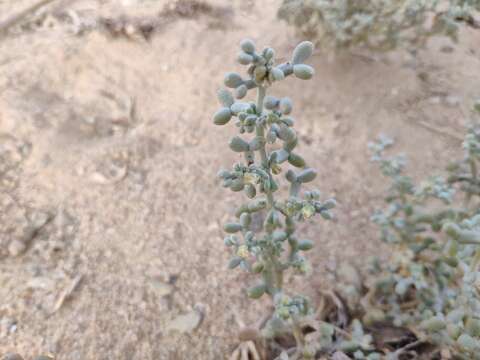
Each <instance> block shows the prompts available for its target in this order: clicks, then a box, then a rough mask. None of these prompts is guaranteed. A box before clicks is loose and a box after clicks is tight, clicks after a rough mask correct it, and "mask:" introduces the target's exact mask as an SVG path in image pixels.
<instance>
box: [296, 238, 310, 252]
mask: <svg viewBox="0 0 480 360" xmlns="http://www.w3.org/2000/svg"><path fill="white" fill-rule="evenodd" d="M312 248H313V242H312V241H311V240H302V241H299V243H298V250H302V251H308V250H311V249H312Z"/></svg>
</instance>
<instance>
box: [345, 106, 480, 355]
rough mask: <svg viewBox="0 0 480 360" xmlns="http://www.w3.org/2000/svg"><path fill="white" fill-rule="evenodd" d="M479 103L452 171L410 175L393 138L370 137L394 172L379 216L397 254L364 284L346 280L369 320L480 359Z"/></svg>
mask: <svg viewBox="0 0 480 360" xmlns="http://www.w3.org/2000/svg"><path fill="white" fill-rule="evenodd" d="M478 110H479V106H478V103H477V104H476V105H475V112H476V113H477V116H476V117H475V115H474V119H473V120H472V123H471V125H470V127H469V128H468V131H467V134H466V136H465V139H464V142H463V148H464V158H463V159H461V160H460V161H456V162H454V163H452V164H451V165H450V166H449V167H448V168H447V171H446V176H434V177H431V178H429V179H428V180H427V181H424V182H420V183H419V184H417V183H416V182H415V181H414V180H413V179H412V178H411V177H409V176H407V175H404V170H405V165H406V159H405V157H404V156H403V155H397V156H387V155H386V154H385V151H386V150H387V149H388V148H389V147H391V146H392V145H393V140H391V139H389V138H387V137H385V136H380V137H379V139H378V140H377V141H376V142H373V143H370V144H369V148H370V150H371V151H372V154H373V156H372V161H373V162H376V163H378V164H379V167H380V170H381V172H382V174H383V175H384V176H387V177H389V178H390V179H391V186H390V188H389V190H388V195H387V196H386V198H385V201H386V203H387V207H386V209H384V210H381V211H377V212H376V213H375V214H374V215H373V216H372V220H373V221H374V222H375V223H376V224H378V225H379V227H380V229H381V236H382V240H383V241H384V242H386V243H387V244H388V245H389V246H391V247H392V249H391V254H392V255H391V256H390V257H389V259H387V260H386V261H380V260H378V259H377V260H374V261H373V263H372V265H371V266H370V268H369V270H368V272H367V273H366V274H364V276H363V277H362V278H363V279H364V283H363V284H362V285H361V286H358V284H357V285H356V286H355V284H354V283H353V282H351V283H344V284H342V285H341V286H339V287H338V291H339V294H340V295H341V297H342V298H343V299H345V301H346V302H347V304H348V305H349V307H350V309H351V310H352V311H353V312H354V313H357V314H359V313H360V314H362V320H363V325H364V326H367V327H371V326H374V325H375V324H379V323H380V324H382V323H383V324H385V323H387V324H391V325H392V326H394V327H399V328H400V327H405V328H407V329H409V330H410V331H411V333H412V334H415V337H416V339H417V341H418V343H421V342H423V343H432V344H435V345H437V346H438V348H437V350H438V353H440V352H442V354H444V355H445V354H449V355H448V356H457V357H458V358H460V359H478V358H479V357H478V355H476V354H477V353H478V350H480V315H479V314H480V308H479V305H480V302H479V300H480V296H479V295H480V294H479V289H480V288H479V286H480V272H479V263H480V248H479V246H480V214H479V209H478V194H479V192H478V187H477V186H478V185H477V170H476V169H477V162H478V159H479V152H478V149H479V146H480V136H479V134H480V133H479V130H480V128H479V125H480V122H479V121H478V120H479V118H478V115H479V114H480V112H478ZM475 112H474V113H475ZM445 356H446V355H445Z"/></svg>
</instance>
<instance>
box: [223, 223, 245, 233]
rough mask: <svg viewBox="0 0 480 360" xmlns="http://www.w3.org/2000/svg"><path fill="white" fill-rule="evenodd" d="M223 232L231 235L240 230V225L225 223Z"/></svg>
mask: <svg viewBox="0 0 480 360" xmlns="http://www.w3.org/2000/svg"><path fill="white" fill-rule="evenodd" d="M223 229H224V230H225V232H227V233H230V234H233V233H236V232H239V231H240V230H242V225H241V224H237V223H226V224H225V225H223Z"/></svg>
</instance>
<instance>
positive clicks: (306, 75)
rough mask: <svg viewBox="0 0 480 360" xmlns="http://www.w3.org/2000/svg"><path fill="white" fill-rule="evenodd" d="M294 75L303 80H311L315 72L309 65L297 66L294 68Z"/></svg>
mask: <svg viewBox="0 0 480 360" xmlns="http://www.w3.org/2000/svg"><path fill="white" fill-rule="evenodd" d="M293 73H294V74H295V76H296V77H297V78H299V79H301V80H309V79H311V78H312V77H313V75H314V74H315V70H313V68H312V67H311V66H309V65H305V64H297V65H294V66H293Z"/></svg>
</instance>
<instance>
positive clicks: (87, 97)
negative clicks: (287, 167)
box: [0, 0, 480, 360]
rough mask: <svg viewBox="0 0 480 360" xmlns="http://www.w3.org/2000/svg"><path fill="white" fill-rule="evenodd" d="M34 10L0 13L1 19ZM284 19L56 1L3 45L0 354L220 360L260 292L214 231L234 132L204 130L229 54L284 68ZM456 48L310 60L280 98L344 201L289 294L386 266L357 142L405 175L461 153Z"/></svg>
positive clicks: (236, 1) (375, 180)
mask: <svg viewBox="0 0 480 360" xmlns="http://www.w3.org/2000/svg"><path fill="white" fill-rule="evenodd" d="M31 3H33V0H22V1H18V0H0V21H1V19H4V18H5V17H6V16H8V15H9V14H11V13H14V12H15V11H16V10H19V9H21V8H23V7H24V6H25V5H28V4H31ZM279 3H280V1H274V0H272V1H268V0H262V1H260V0H258V1H253V0H233V1H226V0H223V1H221V0H215V1H208V2H207V4H208V6H193V7H191V8H185V7H182V8H178V6H177V7H175V3H173V2H172V3H171V4H170V7H168V8H167V9H170V10H165V9H166V8H165V6H167V5H168V4H169V2H168V1H166V0H158V1H154V0H149V1H147V0H144V1H140V0H136V1H135V0H130V1H127V0H124V1H120V0H116V1H115V0H78V1H73V0H72V1H55V2H53V3H52V4H51V5H49V6H47V7H45V8H44V9H42V10H40V11H38V12H37V13H35V14H33V15H32V16H30V17H28V18H27V19H25V20H24V21H23V22H22V23H21V24H19V25H18V26H16V27H14V28H12V29H11V30H10V31H9V32H8V33H7V34H4V35H1V37H0V354H2V353H4V352H7V351H16V352H19V353H22V354H23V355H24V356H25V357H27V358H30V357H31V356H33V355H34V354H39V353H51V354H53V355H55V356H56V359H58V360H64V359H65V360H66V359H69V360H86V359H99V360H107V359H108V360H112V359H129V360H130V359H138V360H140V359H224V358H225V357H226V354H228V353H229V352H230V351H231V349H232V346H234V345H235V334H236V331H237V329H238V327H237V324H236V321H235V317H234V314H235V313H238V314H239V316H240V317H241V318H242V320H243V321H245V322H251V321H254V320H256V319H257V318H258V317H259V314H260V313H261V311H262V305H265V303H262V301H250V300H247V299H246V298H245V293H244V290H245V288H246V286H247V285H248V284H250V283H251V282H252V281H253V279H252V278H250V277H249V276H248V275H245V274H243V273H241V272H240V271H227V270H226V263H227V261H228V252H227V251H226V249H225V247H224V245H223V241H222V231H221V223H222V222H224V221H225V220H228V219H230V218H231V217H232V216H233V212H234V208H235V205H236V204H238V203H239V202H240V198H241V196H242V195H241V194H236V193H235V194H234V193H230V192H228V191H227V190H225V189H223V188H222V187H221V186H220V184H219V182H218V181H217V180H216V178H215V174H216V172H217V170H218V169H220V168H221V167H228V166H230V165H231V164H232V163H233V162H234V161H235V160H237V155H236V154H234V153H232V152H231V151H230V150H228V148H227V145H226V144H227V142H228V138H229V136H230V135H232V134H234V128H233V127H232V126H229V127H216V126H214V125H213V124H212V120H211V116H212V113H213V112H214V111H215V110H216V109H217V108H218V103H217V100H216V98H215V91H216V89H217V88H218V87H219V86H220V85H221V83H222V79H223V74H224V72H226V71H229V70H232V69H238V70H240V67H239V66H238V65H235V64H234V59H235V56H236V53H237V51H238V50H237V49H238V43H239V41H240V40H241V39H242V38H244V37H250V38H252V39H254V40H255V41H256V42H257V44H258V45H259V46H263V45H271V46H273V47H274V48H276V50H277V54H279V56H280V57H281V58H282V56H283V54H285V55H286V54H290V53H291V51H292V49H293V47H294V46H295V44H296V43H297V42H298V41H299V40H300V39H299V38H298V37H296V35H295V33H294V31H293V30H292V29H291V28H289V27H287V26H286V25H285V24H284V23H279V22H278V21H277V20H276V19H275V12H276V9H277V7H278V5H279ZM145 38H148V40H147V39H145ZM460 39H461V42H460V43H459V44H456V45H453V46H451V44H450V43H449V42H448V41H446V40H443V39H438V40H435V41H434V42H432V43H431V44H430V46H429V48H428V49H426V50H425V51H421V52H420V53H419V55H418V56H417V58H416V60H415V59H412V58H411V57H410V56H409V55H408V54H406V53H404V52H399V53H394V54H389V55H388V56H383V57H372V56H368V55H365V54H361V53H356V54H350V55H347V54H343V55H337V56H332V55H328V54H325V53H323V52H322V51H321V50H319V51H318V52H317V53H316V55H315V56H314V58H313V60H312V65H313V66H314V67H315V68H316V70H317V72H316V77H315V79H314V80H313V81H310V82H302V81H300V80H296V79H289V81H285V82H283V83H281V84H280V85H278V86H277V87H276V89H275V90H274V93H276V94H277V95H280V96H284V95H289V96H291V97H292V99H293V101H294V104H295V108H294V113H293V115H294V116H295V117H296V119H297V123H298V131H299V133H300V138H301V145H300V152H301V153H302V154H305V156H306V159H307V161H308V162H309V163H310V164H311V165H312V166H314V167H316V168H317V169H319V173H320V176H318V177H317V179H316V181H315V186H317V187H318V188H320V190H321V191H322V192H323V194H324V195H325V197H327V196H332V195H333V196H336V198H337V200H338V202H339V206H338V208H337V209H336V211H335V213H336V216H337V220H336V221H335V222H331V223H326V222H325V221H321V220H319V221H318V222H315V223H313V224H311V225H309V226H308V228H307V227H306V228H305V229H302V231H303V233H304V235H305V236H306V237H309V238H311V239H313V240H314V241H315V242H316V245H317V246H316V247H315V250H313V251H312V252H310V254H309V259H310V261H311V264H312V273H311V274H310V275H309V276H307V277H306V278H305V277H303V278H302V277H297V276H292V277H290V278H288V279H287V280H288V286H289V287H290V288H292V289H297V290H301V291H303V292H305V293H306V294H308V295H309V296H311V297H312V298H313V300H315V296H316V294H317V292H316V291H317V289H318V286H322V285H323V286H328V276H325V274H326V269H327V268H328V267H332V266H335V264H338V263H339V262H342V261H351V262H354V263H357V264H359V263H360V264H361V263H362V262H364V261H365V259H366V258H367V257H368V256H370V255H385V254H383V248H382V247H381V245H380V242H379V240H378V234H377V230H376V228H375V226H374V225H372V224H371V223H370V221H369V215H370V214H371V213H372V211H373V210H374V209H375V208H376V207H378V206H380V205H381V199H382V195H383V191H384V189H385V187H386V183H385V181H384V180H383V179H382V178H381V177H380V176H379V172H378V171H377V169H376V168H375V166H373V165H370V164H369V163H368V153H367V149H366V144H367V142H368V141H369V140H371V139H373V138H374V137H375V136H376V135H377V134H379V133H380V132H383V133H386V134H388V135H391V136H394V137H396V138H397V140H398V146H397V149H398V151H402V152H405V153H406V154H407V155H408V157H409V159H410V161H409V164H410V170H411V171H412V173H413V174H414V175H415V176H423V175H426V174H430V173H432V172H435V171H439V170H441V169H442V168H443V167H444V165H446V164H447V162H448V159H449V157H451V156H460V153H461V148H460V146H459V145H460V141H459V138H461V137H462V133H463V124H464V121H465V119H466V117H467V114H468V108H469V106H470V105H471V104H472V100H473V99H474V98H475V97H478V96H479V95H480V87H479V84H480V71H479V70H480V34H479V33H478V32H477V33H475V32H473V31H463V32H462V33H461V36H460ZM280 60H285V58H283V59H280Z"/></svg>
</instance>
